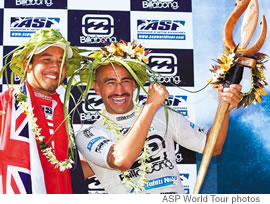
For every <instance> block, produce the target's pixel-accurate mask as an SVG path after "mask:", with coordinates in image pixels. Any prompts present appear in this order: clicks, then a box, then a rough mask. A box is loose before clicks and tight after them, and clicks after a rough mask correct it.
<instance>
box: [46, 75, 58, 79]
mask: <svg viewBox="0 0 270 204" xmlns="http://www.w3.org/2000/svg"><path fill="white" fill-rule="evenodd" d="M47 77H48V78H50V79H56V76H52V75H47Z"/></svg>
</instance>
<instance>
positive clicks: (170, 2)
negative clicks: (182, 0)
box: [142, 0, 179, 10]
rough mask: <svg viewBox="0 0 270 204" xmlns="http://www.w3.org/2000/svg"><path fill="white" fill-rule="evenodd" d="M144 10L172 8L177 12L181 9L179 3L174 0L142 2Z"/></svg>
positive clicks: (148, 0)
mask: <svg viewBox="0 0 270 204" xmlns="http://www.w3.org/2000/svg"><path fill="white" fill-rule="evenodd" d="M142 7H143V8H149V9H164V8H172V9H173V10H176V9H178V8H179V5H178V2H177V1H174V0H147V1H142Z"/></svg>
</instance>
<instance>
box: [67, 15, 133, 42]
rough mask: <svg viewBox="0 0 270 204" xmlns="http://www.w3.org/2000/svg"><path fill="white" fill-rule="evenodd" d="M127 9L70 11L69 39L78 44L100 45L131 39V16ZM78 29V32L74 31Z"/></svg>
mask: <svg viewBox="0 0 270 204" xmlns="http://www.w3.org/2000/svg"><path fill="white" fill-rule="evenodd" d="M129 15H130V14H129V12H125V11H118V12H113V11H110V12H109V11H107V12H104V11H98V12H97V11H80V10H70V11H69V12H68V20H69V25H68V31H69V41H71V43H72V44H73V45H77V46H92V47H100V46H104V44H105V43H112V42H117V41H119V40H120V39H123V40H126V41H130V33H129V28H130V16H129ZM73 30H76V31H77V32H72V31H73Z"/></svg>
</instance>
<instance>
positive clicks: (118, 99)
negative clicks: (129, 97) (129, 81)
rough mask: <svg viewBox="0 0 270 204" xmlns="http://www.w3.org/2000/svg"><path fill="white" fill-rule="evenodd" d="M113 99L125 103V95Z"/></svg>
mask: <svg viewBox="0 0 270 204" xmlns="http://www.w3.org/2000/svg"><path fill="white" fill-rule="evenodd" d="M113 101H114V102H115V103H124V102H125V97H123V98H113Z"/></svg>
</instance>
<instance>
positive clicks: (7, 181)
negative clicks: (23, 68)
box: [0, 90, 33, 194]
mask: <svg viewBox="0 0 270 204" xmlns="http://www.w3.org/2000/svg"><path fill="white" fill-rule="evenodd" d="M0 110H1V111H4V114H3V115H0V193H4V194H21V193H23V194H26V193H32V191H33V190H32V186H33V184H32V179H31V171H30V169H31V163H30V158H31V153H30V148H29V146H31V145H30V143H31V141H30V140H29V135H31V133H30V134H29V127H28V126H29V125H28V120H27V116H26V114H25V113H24V112H23V111H22V110H21V109H20V108H18V106H17V104H16V99H15V97H14V96H13V94H12V91H10V90H7V91H5V92H3V93H1V94H0Z"/></svg>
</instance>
